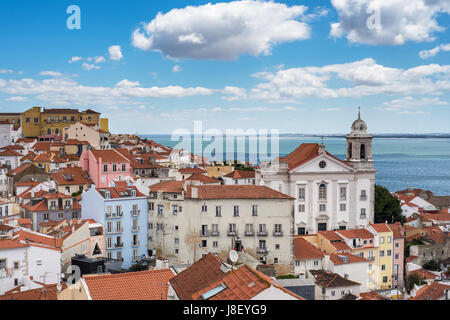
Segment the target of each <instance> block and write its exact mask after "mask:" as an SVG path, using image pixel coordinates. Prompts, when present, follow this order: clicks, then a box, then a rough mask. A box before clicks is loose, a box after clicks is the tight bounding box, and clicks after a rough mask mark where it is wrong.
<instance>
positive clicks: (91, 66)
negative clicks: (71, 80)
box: [82, 62, 100, 71]
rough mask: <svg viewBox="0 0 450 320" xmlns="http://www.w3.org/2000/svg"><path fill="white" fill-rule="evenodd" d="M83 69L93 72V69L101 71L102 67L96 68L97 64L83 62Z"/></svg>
mask: <svg viewBox="0 0 450 320" xmlns="http://www.w3.org/2000/svg"><path fill="white" fill-rule="evenodd" d="M82 66H83V69H84V70H87V71H91V70H92V69H100V66H96V65H95V64H91V63H86V62H83V64H82Z"/></svg>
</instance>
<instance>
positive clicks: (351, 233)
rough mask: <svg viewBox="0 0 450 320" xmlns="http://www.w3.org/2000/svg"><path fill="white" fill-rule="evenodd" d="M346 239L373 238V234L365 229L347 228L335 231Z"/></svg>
mask: <svg viewBox="0 0 450 320" xmlns="http://www.w3.org/2000/svg"><path fill="white" fill-rule="evenodd" d="M336 232H337V233H339V234H340V235H342V236H344V237H346V238H347V239H373V237H374V235H373V234H372V233H370V232H369V231H368V230H366V229H347V230H338V231H336Z"/></svg>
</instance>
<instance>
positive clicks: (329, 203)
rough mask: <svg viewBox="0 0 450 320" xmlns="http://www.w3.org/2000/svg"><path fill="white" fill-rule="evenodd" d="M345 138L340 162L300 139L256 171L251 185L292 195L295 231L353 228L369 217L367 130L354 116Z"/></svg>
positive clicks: (371, 173)
mask: <svg viewBox="0 0 450 320" xmlns="http://www.w3.org/2000/svg"><path fill="white" fill-rule="evenodd" d="M346 139H347V154H346V159H345V161H342V160H340V159H338V158H336V157H335V156H333V155H331V154H330V153H328V152H327V151H326V149H325V145H323V144H321V145H319V144H315V143H306V144H302V145H301V146H299V147H298V148H297V149H296V150H294V151H293V152H292V153H290V154H289V155H287V156H286V157H283V158H279V159H278V161H276V160H275V161H271V162H265V163H262V164H261V168H260V169H258V170H257V173H256V180H257V184H259V185H265V186H268V187H270V188H272V189H274V190H277V191H279V192H283V193H286V194H289V195H290V196H292V197H294V198H295V199H296V200H295V205H294V215H295V227H296V232H297V233H298V234H311V233H316V232H317V231H321V230H336V229H353V228H357V227H359V226H366V225H368V224H369V223H370V222H373V221H374V197H375V169H374V162H373V159H372V135H370V134H368V133H367V125H366V123H365V122H364V121H363V120H361V118H360V117H358V119H357V120H356V121H354V122H353V124H352V131H351V133H350V134H348V135H347V137H346Z"/></svg>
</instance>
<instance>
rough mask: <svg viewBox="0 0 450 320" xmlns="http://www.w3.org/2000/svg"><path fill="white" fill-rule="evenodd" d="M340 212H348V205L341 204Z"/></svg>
mask: <svg viewBox="0 0 450 320" xmlns="http://www.w3.org/2000/svg"><path fill="white" fill-rule="evenodd" d="M339 210H340V211H346V210H347V205H346V204H345V203H341V204H340V205H339Z"/></svg>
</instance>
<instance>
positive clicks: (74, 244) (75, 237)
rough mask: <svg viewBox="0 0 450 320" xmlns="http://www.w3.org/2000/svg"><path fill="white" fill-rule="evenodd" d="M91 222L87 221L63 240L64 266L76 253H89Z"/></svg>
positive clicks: (62, 262) (62, 257) (62, 261)
mask: <svg viewBox="0 0 450 320" xmlns="http://www.w3.org/2000/svg"><path fill="white" fill-rule="evenodd" d="M89 238H90V231H89V223H85V224H84V225H83V226H81V227H80V228H79V229H78V230H76V231H75V232H74V233H72V234H71V235H70V236H69V237H68V238H66V239H65V240H64V241H63V245H62V253H61V259H62V260H61V264H62V265H63V266H65V265H68V264H70V263H71V258H72V257H73V256H75V255H76V254H84V255H86V256H88V255H89V253H90V252H89V241H90V239H89Z"/></svg>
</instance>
